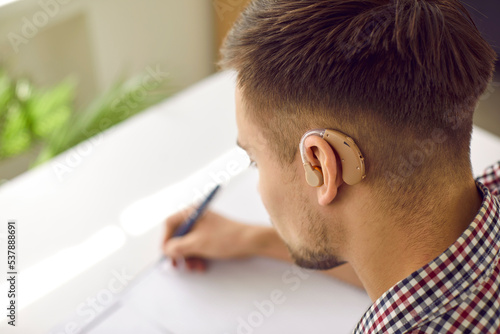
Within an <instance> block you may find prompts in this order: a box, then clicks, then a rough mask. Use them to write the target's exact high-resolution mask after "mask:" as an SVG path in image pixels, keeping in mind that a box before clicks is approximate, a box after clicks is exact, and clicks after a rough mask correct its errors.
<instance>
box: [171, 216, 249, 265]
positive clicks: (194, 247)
mask: <svg viewBox="0 0 500 334" xmlns="http://www.w3.org/2000/svg"><path fill="white" fill-rule="evenodd" d="M192 211H193V209H185V210H182V211H180V212H178V213H176V214H174V215H172V216H170V217H168V218H167V220H166V222H165V225H166V230H165V239H164V241H163V251H164V253H165V255H166V256H169V257H170V258H172V259H174V261H173V263H174V265H177V263H176V262H175V259H178V258H184V259H185V260H186V265H187V267H188V269H193V270H201V271H203V270H205V269H206V262H205V260H206V259H232V258H245V257H249V256H253V255H256V254H255V252H256V246H257V244H256V243H254V242H253V240H252V239H253V238H254V237H255V234H256V233H257V230H258V227H257V226H251V225H245V224H241V223H238V222H235V221H233V220H230V219H228V218H226V217H223V216H221V215H219V214H217V213H215V212H212V211H210V210H207V211H206V212H205V213H204V214H203V215H202V217H200V219H199V221H197V222H196V224H195V225H194V227H193V229H192V230H191V231H190V232H189V233H188V234H186V235H185V236H183V237H174V238H173V237H172V235H173V234H174V232H175V231H176V229H177V228H178V227H179V226H180V225H181V224H182V223H184V221H185V220H186V218H187V217H188V216H189V214H190V213H191V212H192Z"/></svg>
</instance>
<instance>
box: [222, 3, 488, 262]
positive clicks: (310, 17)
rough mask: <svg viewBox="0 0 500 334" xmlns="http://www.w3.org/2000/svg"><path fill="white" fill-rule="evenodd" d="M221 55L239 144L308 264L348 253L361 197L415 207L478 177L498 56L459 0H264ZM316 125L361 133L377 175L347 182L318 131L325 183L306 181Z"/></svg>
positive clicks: (398, 208)
mask: <svg viewBox="0 0 500 334" xmlns="http://www.w3.org/2000/svg"><path fill="white" fill-rule="evenodd" d="M222 51H223V52H222V55H223V59H222V65H223V66H224V67H225V68H232V69H234V70H236V71H237V75H238V80H237V82H238V88H237V94H236V101H237V120H238V129H239V136H238V137H239V141H241V142H242V144H243V146H249V149H248V151H249V153H250V155H251V157H252V159H254V160H256V162H257V164H258V166H259V173H260V184H259V187H260V192H261V196H262V200H263V202H264V204H265V205H266V208H267V210H268V212H269V214H270V216H271V219H272V220H273V222H274V224H275V225H276V227H277V229H278V231H279V232H280V234H281V235H282V237H283V239H284V240H285V242H287V244H288V245H289V248H290V250H291V252H292V254H293V255H294V257H295V258H296V259H297V260H298V262H299V263H302V264H304V265H306V266H315V267H320V268H326V267H331V266H333V265H334V264H335V263H338V262H340V261H342V260H344V258H343V254H344V253H345V252H344V251H345V250H344V247H347V245H348V243H349V235H350V234H349V229H350V226H347V224H346V223H345V222H344V219H345V217H347V216H348V215H349V214H350V213H351V211H350V210H352V209H355V210H358V211H359V210H361V209H360V208H361V207H363V205H362V204H363V203H365V204H366V206H368V205H377V206H378V209H379V210H382V211H386V212H393V213H394V214H398V213H399V214H401V216H404V215H407V214H408V212H409V210H408V203H422V204H423V205H425V204H426V202H425V200H424V199H425V198H428V197H429V194H431V193H432V190H433V189H435V187H436V186H437V185H440V184H447V183H450V182H457V180H459V179H461V178H465V177H470V175H471V167H470V152H469V144H470V134H471V130H472V114H473V111H474V108H475V106H476V104H477V101H478V99H479V97H480V95H481V94H482V93H483V92H484V90H485V89H486V86H487V84H488V82H489V80H490V79H491V75H492V71H493V66H494V60H495V53H494V52H493V50H492V49H491V47H490V46H489V45H488V44H487V43H486V42H485V41H484V40H483V39H482V37H481V36H480V34H479V32H478V30H477V29H476V28H475V26H474V24H473V22H472V21H471V19H470V17H469V15H468V13H467V11H466V10H465V8H464V7H463V6H462V5H461V4H460V3H459V2H458V1H457V0H441V1H437V0H434V1H432V0H427V1H424V0H400V1H388V0H385V1H384V0H364V1H352V0H351V1H348V0H319V1H318V0H286V1H285V0H256V1H253V2H251V3H250V5H249V6H248V8H247V9H246V10H245V12H244V13H243V14H242V16H241V17H240V19H239V20H238V21H237V22H236V24H235V26H234V27H233V29H232V31H231V32H230V34H229V35H228V37H227V38H226V41H225V45H224V47H223V50H222ZM314 128H328V129H334V130H339V131H341V132H343V133H345V134H347V135H349V136H350V137H352V138H353V139H354V141H355V142H356V143H357V145H358V146H359V148H360V149H361V152H362V153H363V155H364V157H365V164H366V179H365V180H363V181H362V182H361V183H359V184H357V185H355V186H349V185H346V184H345V183H344V182H343V181H342V177H341V168H342V167H341V164H340V161H339V157H338V154H337V153H336V152H335V150H333V149H332V148H331V147H330V146H329V145H328V144H327V143H326V142H325V141H324V140H322V139H321V138H318V137H314V136H313V137H310V138H308V140H306V152H307V155H308V159H309V162H311V164H312V165H314V166H319V167H321V169H322V173H323V177H324V179H325V183H324V184H323V185H322V186H321V187H319V188H311V187H310V186H308V185H307V183H306V182H305V180H304V171H303V168H302V163H301V160H300V156H299V154H298V144H299V140H300V137H301V136H302V135H303V134H304V133H305V132H306V131H307V130H310V129H314ZM363 201H364V202H363ZM366 209H367V210H368V208H366ZM416 214H417V213H416ZM360 223H362V222H360ZM332 232H335V233H332ZM332 235H334V236H332Z"/></svg>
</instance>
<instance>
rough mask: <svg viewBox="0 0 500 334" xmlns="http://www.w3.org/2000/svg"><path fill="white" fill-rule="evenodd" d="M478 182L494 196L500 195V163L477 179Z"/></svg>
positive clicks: (492, 166)
mask: <svg viewBox="0 0 500 334" xmlns="http://www.w3.org/2000/svg"><path fill="white" fill-rule="evenodd" d="M476 181H477V182H480V183H482V184H483V185H484V186H485V187H486V188H488V190H489V191H490V192H491V194H492V195H494V196H499V195H500V161H497V162H496V163H495V164H493V165H491V166H489V167H487V168H486V169H485V170H484V171H483V173H482V174H481V175H480V176H478V177H477V178H476Z"/></svg>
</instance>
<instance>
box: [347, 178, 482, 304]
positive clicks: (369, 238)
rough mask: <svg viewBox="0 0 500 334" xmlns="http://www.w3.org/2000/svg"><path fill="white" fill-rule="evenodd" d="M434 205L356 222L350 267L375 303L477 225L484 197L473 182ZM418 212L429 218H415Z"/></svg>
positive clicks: (452, 189) (444, 195)
mask: <svg viewBox="0 0 500 334" xmlns="http://www.w3.org/2000/svg"><path fill="white" fill-rule="evenodd" d="M429 203H434V204H436V205H429V206H427V207H428V209H427V210H421V209H422V208H419V205H422V206H423V205H425V204H417V203H415V207H414V208H412V212H411V214H410V213H408V215H404V214H403V215H395V214H394V213H387V212H386V213H382V212H378V213H374V212H371V213H367V212H363V215H364V217H356V218H357V219H359V220H358V223H357V224H356V225H354V226H356V228H357V229H358V230H357V231H356V233H354V234H355V237H354V238H353V239H352V240H351V241H350V243H351V245H352V246H351V247H350V251H349V253H350V254H349V255H348V257H349V262H350V263H351V265H352V266H353V268H354V269H355V270H356V272H357V274H358V276H359V278H360V279H361V281H362V282H363V285H364V286H365V288H366V291H367V292H368V294H369V296H370V298H371V299H372V300H373V301H375V300H376V299H378V298H379V297H380V296H381V295H382V294H383V293H384V292H385V291H387V290H388V289H390V288H391V287H392V286H393V285H395V284H396V283H398V282H399V281H400V280H402V279H404V278H405V277H407V276H409V275H410V274H411V273H413V272H414V271H416V270H418V269H419V268H421V267H423V266H424V265H425V264H427V263H429V262H430V261H432V260H433V259H434V258H436V257H437V256H439V255H440V254H441V253H442V252H444V251H445V250H446V249H447V248H448V247H450V246H451V245H452V244H453V243H454V242H455V241H456V240H457V239H458V238H459V237H460V235H461V234H462V233H463V232H464V231H465V230H466V229H467V227H468V226H469V224H470V223H471V222H472V221H473V219H474V217H475V216H476V214H477V212H478V210H479V208H480V206H481V203H482V197H481V194H480V193H479V191H478V189H477V188H476V185H475V183H474V180H473V179H471V180H469V181H468V182H467V183H466V184H464V183H462V184H461V185H457V186H450V188H449V189H446V190H444V191H443V189H437V190H436V193H435V197H434V198H432V199H429ZM429 208H430V209H429ZM419 210H420V211H422V212H424V213H425V214H424V215H422V216H420V217H418V216H415V212H419ZM373 217H378V218H373ZM395 217H404V218H403V219H402V218H395ZM406 217H408V218H406ZM410 217H412V218H410Z"/></svg>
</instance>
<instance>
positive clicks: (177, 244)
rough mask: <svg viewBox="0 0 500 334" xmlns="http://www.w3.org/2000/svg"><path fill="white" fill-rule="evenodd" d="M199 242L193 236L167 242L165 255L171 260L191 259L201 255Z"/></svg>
mask: <svg viewBox="0 0 500 334" xmlns="http://www.w3.org/2000/svg"><path fill="white" fill-rule="evenodd" d="M198 241H199V240H198V239H197V238H196V236H193V235H192V234H187V235H185V236H183V237H178V238H172V239H170V240H167V242H166V243H165V245H164V246H163V253H164V254H165V255H166V256H168V257H171V258H177V257H184V258H187V257H191V256H196V255H199V245H198V244H199V242H198Z"/></svg>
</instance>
